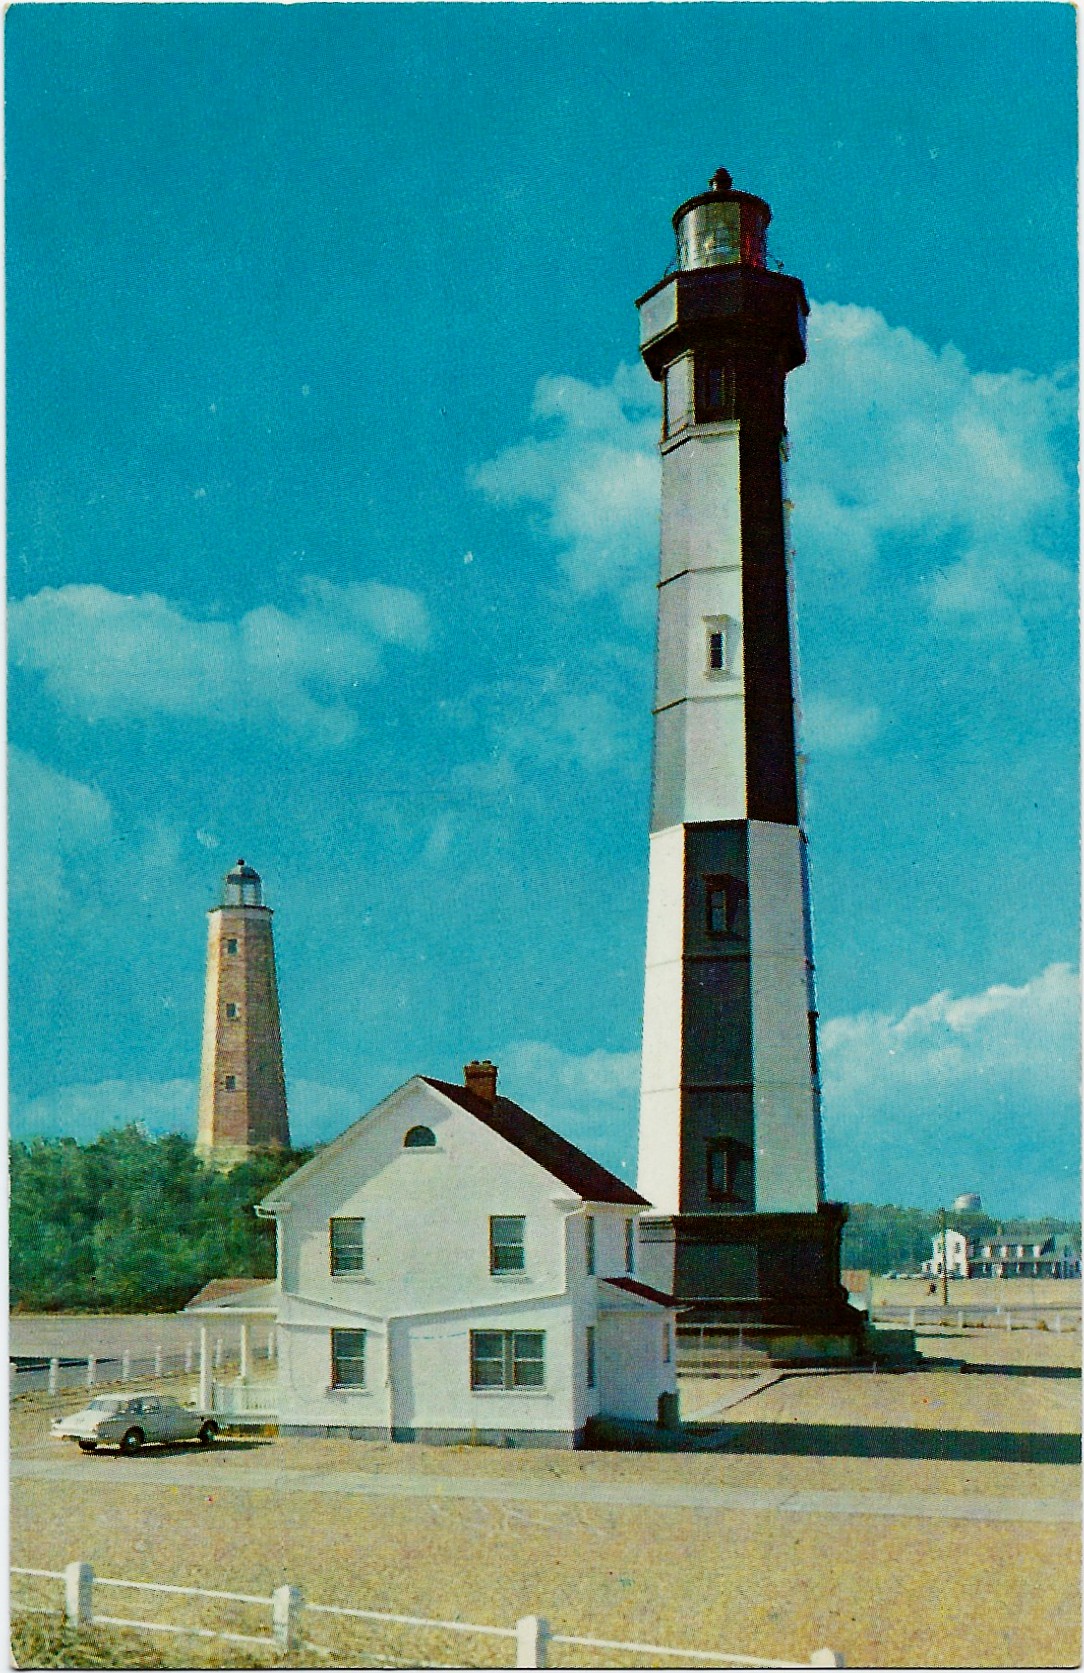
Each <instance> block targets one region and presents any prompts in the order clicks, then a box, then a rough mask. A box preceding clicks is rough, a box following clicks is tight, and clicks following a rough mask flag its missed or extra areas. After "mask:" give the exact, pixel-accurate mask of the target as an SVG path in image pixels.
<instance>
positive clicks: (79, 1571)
mask: <svg viewBox="0 0 1084 1673" xmlns="http://www.w3.org/2000/svg"><path fill="white" fill-rule="evenodd" d="M64 1613H65V1615H66V1616H67V1618H68V1622H69V1624H70V1625H71V1626H73V1627H89V1626H92V1625H93V1623H94V1570H93V1569H92V1568H91V1566H90V1564H89V1563H69V1564H68V1566H67V1568H66V1569H65V1570H64Z"/></svg>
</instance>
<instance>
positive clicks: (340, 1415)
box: [219, 1063, 677, 1447]
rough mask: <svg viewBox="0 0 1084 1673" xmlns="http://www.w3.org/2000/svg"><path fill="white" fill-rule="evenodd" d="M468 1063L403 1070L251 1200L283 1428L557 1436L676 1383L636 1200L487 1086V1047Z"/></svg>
mask: <svg viewBox="0 0 1084 1673" xmlns="http://www.w3.org/2000/svg"><path fill="white" fill-rule="evenodd" d="M465 1075H466V1084H465V1085H463V1086H455V1085H451V1084H450V1083H448V1082H445V1081H438V1080H430V1079H429V1078H428V1077H427V1076H424V1075H416V1076H414V1078H413V1079H411V1080H409V1081H407V1082H406V1084H405V1085H404V1086H401V1087H400V1088H399V1089H398V1091H396V1092H393V1093H392V1094H391V1095H390V1097H388V1098H385V1099H384V1101H383V1102H382V1103H380V1104H378V1105H377V1107H376V1108H375V1109H374V1110H370V1112H369V1113H368V1115H365V1116H362V1118H361V1119H360V1121H356V1122H355V1123H354V1125H353V1126H352V1127H349V1128H348V1129H347V1130H346V1132H345V1133H343V1134H342V1135H341V1136H340V1137H339V1138H338V1139H336V1140H335V1142H334V1143H333V1144H329V1145H328V1146H327V1147H326V1148H325V1149H322V1150H320V1151H318V1152H317V1154H316V1156H314V1158H313V1159H312V1161H311V1162H308V1163H307V1164H306V1165H305V1166H304V1167H303V1168H300V1169H299V1170H298V1171H297V1172H296V1173H294V1174H291V1175H290V1177H289V1178H288V1179H287V1180H285V1181H284V1182H283V1183H282V1184H281V1185H278V1186H276V1188H275V1189H274V1190H273V1191H272V1192H271V1194H270V1195H269V1196H268V1197H266V1198H265V1199H264V1201H263V1202H262V1203H261V1204H260V1205H259V1209H258V1212H259V1213H260V1214H261V1215H265V1216H271V1217H273V1218H274V1219H275V1220H276V1222H277V1230H278V1280H277V1286H276V1293H275V1294H274V1297H273V1302H272V1305H273V1310H274V1315H275V1320H276V1337H277V1343H278V1354H279V1376H278V1385H277V1390H276V1393H275V1397H274V1398H275V1402H276V1406H277V1412H276V1415H277V1420H278V1424H279V1432H280V1433H281V1434H302V1435H313V1434H320V1435H323V1434H329V1433H331V1434H348V1435H350V1436H351V1437H355V1438H357V1439H365V1438H369V1437H371V1438H376V1439H389V1438H390V1439H392V1440H405V1441H409V1440H419V1441H428V1442H459V1443H462V1442H468V1441H478V1442H482V1443H490V1444H504V1445H515V1444H517V1443H525V1444H527V1445H533V1446H558V1447H567V1446H576V1445H579V1444H580V1443H581V1441H582V1439H583V1435H584V1431H585V1428H586V1426H587V1424H588V1422H589V1420H590V1419H591V1418H592V1417H610V1418H618V1419H620V1418H624V1419H634V1420H648V1421H652V1422H654V1421H656V1420H657V1419H658V1418H659V1417H660V1415H661V1408H660V1396H662V1395H669V1396H671V1398H672V1399H673V1398H675V1397H676V1396H675V1391H676V1387H677V1383H676V1369H675V1340H674V1337H675V1315H674V1304H673V1300H672V1298H671V1297H670V1296H669V1295H664V1294H661V1293H660V1292H659V1291H658V1290H655V1289H653V1288H651V1287H650V1286H649V1285H648V1284H645V1283H643V1282H642V1281H641V1279H640V1277H639V1276H638V1270H637V1269H638V1265H639V1255H638V1247H639V1235H638V1226H639V1219H640V1215H641V1213H642V1211H643V1210H644V1209H646V1208H647V1207H648V1204H647V1203H646V1202H645V1200H644V1198H643V1197H641V1196H639V1195H638V1194H637V1192H636V1191H634V1190H633V1189H632V1188H631V1186H628V1185H626V1184H625V1183H624V1182H623V1181H622V1180H620V1179H618V1178H617V1177H616V1176H615V1175H614V1174H612V1173H610V1172H608V1171H607V1169H606V1168H604V1167H601V1166H600V1164H599V1163H598V1162H595V1161H593V1160H592V1159H591V1157H590V1156H587V1155H585V1153H584V1152H583V1151H582V1150H579V1149H577V1147H576V1146H575V1145H573V1144H570V1143H569V1142H568V1141H567V1139H563V1138H562V1137H561V1136H560V1135H559V1134H558V1133H555V1132H553V1131H552V1129H551V1128H549V1127H546V1126H544V1125H543V1123H542V1122H541V1121H538V1120H536V1119H535V1117H534V1116H532V1115H529V1114H528V1113H527V1111H526V1110H524V1109H521V1108H520V1107H519V1105H518V1104H514V1103H512V1101H511V1100H510V1099H508V1098H503V1097H499V1096H498V1095H497V1071H496V1069H495V1068H494V1066H493V1064H491V1063H471V1064H468V1066H467V1069H466V1071H465ZM258 1299H260V1300H261V1309H260V1310H261V1311H265V1312H266V1311H267V1308H266V1303H264V1302H263V1301H262V1298H258ZM227 1304H228V1298H227V1302H220V1303H219V1308H224V1307H225V1306H226V1305H227Z"/></svg>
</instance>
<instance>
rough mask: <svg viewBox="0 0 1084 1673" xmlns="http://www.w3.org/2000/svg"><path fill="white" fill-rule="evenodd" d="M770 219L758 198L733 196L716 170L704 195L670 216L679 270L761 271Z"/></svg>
mask: <svg viewBox="0 0 1084 1673" xmlns="http://www.w3.org/2000/svg"><path fill="white" fill-rule="evenodd" d="M771 218H772V212H771V210H770V209H769V207H768V205H767V204H766V203H765V201H764V199H763V198H758V197H754V196H753V195H752V193H750V192H736V191H735V190H734V188H733V184H732V182H731V178H730V175H729V174H728V173H727V171H726V169H725V168H720V169H716V171H715V173H714V174H713V175H712V177H711V181H710V183H709V187H708V190H707V191H706V192H702V193H701V194H700V195H699V196H698V197H694V198H689V200H688V202H686V203H683V204H682V205H681V207H680V209H678V210H677V211H676V212H675V214H674V231H675V233H676V234H677V263H678V267H679V268H680V269H681V271H682V272H688V271H689V270H690V269H691V268H698V267H738V266H742V267H763V266H765V264H766V261H767V251H766V248H765V240H766V236H767V231H768V222H769V221H770V220H771Z"/></svg>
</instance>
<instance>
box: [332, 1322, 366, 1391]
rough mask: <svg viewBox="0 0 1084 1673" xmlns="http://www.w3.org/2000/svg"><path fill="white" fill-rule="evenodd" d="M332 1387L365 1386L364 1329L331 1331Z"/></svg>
mask: <svg viewBox="0 0 1084 1673" xmlns="http://www.w3.org/2000/svg"><path fill="white" fill-rule="evenodd" d="M331 1386H332V1388H364V1387H365V1332H364V1331H363V1330H333V1331H332V1332H331Z"/></svg>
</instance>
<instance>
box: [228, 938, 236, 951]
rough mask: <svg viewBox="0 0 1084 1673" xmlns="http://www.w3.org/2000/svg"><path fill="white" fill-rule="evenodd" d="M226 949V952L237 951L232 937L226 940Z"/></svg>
mask: <svg viewBox="0 0 1084 1673" xmlns="http://www.w3.org/2000/svg"><path fill="white" fill-rule="evenodd" d="M226 951H227V953H235V952H236V951H237V942H236V941H234V940H233V939H232V938H231V939H230V940H229V941H227V942H226Z"/></svg>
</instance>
